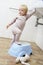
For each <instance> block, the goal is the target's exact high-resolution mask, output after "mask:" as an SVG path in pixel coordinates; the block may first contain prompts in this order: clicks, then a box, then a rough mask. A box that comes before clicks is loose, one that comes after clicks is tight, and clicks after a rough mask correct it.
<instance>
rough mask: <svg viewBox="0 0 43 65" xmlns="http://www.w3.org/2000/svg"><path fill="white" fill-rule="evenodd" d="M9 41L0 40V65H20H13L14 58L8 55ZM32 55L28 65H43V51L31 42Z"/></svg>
mask: <svg viewBox="0 0 43 65" xmlns="http://www.w3.org/2000/svg"><path fill="white" fill-rule="evenodd" d="M10 41H11V39H6V38H0V65H21V63H19V64H15V62H14V60H15V59H14V58H13V57H11V56H9V55H8V53H7V52H8V49H9V47H10ZM31 46H32V50H33V55H31V57H30V60H29V61H28V63H30V65H43V51H42V50H41V49H40V48H39V47H38V46H37V45H36V44H35V43H34V42H31Z"/></svg>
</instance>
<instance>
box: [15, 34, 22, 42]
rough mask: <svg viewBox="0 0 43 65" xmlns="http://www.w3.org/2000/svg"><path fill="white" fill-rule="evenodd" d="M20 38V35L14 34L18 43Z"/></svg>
mask: <svg viewBox="0 0 43 65" xmlns="http://www.w3.org/2000/svg"><path fill="white" fill-rule="evenodd" d="M20 36H21V33H20V34H16V37H15V41H19V39H20Z"/></svg>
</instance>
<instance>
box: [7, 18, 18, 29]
mask: <svg viewBox="0 0 43 65" xmlns="http://www.w3.org/2000/svg"><path fill="white" fill-rule="evenodd" d="M16 19H17V17H16V18H15V19H14V21H13V22H11V23H10V24H8V25H7V26H6V28H9V26H11V25H12V24H13V23H14V22H15V21H16Z"/></svg>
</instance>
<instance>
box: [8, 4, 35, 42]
mask: <svg viewBox="0 0 43 65" xmlns="http://www.w3.org/2000/svg"><path fill="white" fill-rule="evenodd" d="M27 12H28V8H27V6H26V5H21V6H20V8H19V15H18V17H16V18H15V19H14V21H13V22H11V23H10V24H8V25H7V28H9V27H10V26H11V25H12V24H14V28H12V33H13V36H14V39H13V40H12V42H11V43H13V42H17V41H19V38H20V35H21V33H22V31H23V29H24V26H25V23H26V21H27V20H28V19H29V18H30V17H31V16H32V15H33V14H34V13H35V9H34V10H32V12H31V13H30V14H27Z"/></svg>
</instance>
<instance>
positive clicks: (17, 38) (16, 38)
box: [11, 27, 21, 44]
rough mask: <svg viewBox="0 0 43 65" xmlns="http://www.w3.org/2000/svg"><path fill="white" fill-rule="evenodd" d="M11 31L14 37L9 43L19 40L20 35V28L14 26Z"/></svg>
mask: <svg viewBox="0 0 43 65" xmlns="http://www.w3.org/2000/svg"><path fill="white" fill-rule="evenodd" d="M12 33H13V36H14V38H13V39H12V41H11V44H13V43H14V42H16V41H18V40H19V37H20V35H21V30H20V29H19V28H17V27H15V28H14V30H13V31H12Z"/></svg>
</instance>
